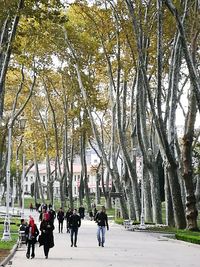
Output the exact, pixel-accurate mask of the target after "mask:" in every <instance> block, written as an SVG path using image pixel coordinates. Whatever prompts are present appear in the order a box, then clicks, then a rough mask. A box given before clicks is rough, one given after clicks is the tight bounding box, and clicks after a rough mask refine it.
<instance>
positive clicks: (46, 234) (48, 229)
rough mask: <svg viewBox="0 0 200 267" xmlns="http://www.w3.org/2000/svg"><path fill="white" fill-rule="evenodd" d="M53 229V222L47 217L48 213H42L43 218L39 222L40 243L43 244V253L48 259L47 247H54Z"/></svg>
mask: <svg viewBox="0 0 200 267" xmlns="http://www.w3.org/2000/svg"><path fill="white" fill-rule="evenodd" d="M53 230H54V225H53V222H52V221H51V220H50V219H49V213H47V212H46V213H44V214H43V220H42V222H41V224H40V231H41V238H40V245H43V246H44V255H45V258H46V259H48V255H49V249H50V248H52V247H54V237H53Z"/></svg>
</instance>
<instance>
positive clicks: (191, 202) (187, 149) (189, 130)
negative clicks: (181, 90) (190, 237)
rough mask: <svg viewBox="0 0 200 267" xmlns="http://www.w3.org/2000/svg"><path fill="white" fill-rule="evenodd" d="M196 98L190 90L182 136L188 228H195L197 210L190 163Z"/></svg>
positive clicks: (191, 164)
mask: <svg viewBox="0 0 200 267" xmlns="http://www.w3.org/2000/svg"><path fill="white" fill-rule="evenodd" d="M196 112H197V109H196V99H195V94H194V92H193V90H192V92H191V96H190V101H189V106H188V114H187V119H186V125H185V133H184V136H183V150H182V157H183V179H184V182H185V190H186V219H187V228H188V229H189V230H193V231H194V230H197V229H198V226H197V216H198V211H197V208H196V199H195V193H194V185H193V163H192V142H193V136H194V124H195V119H196Z"/></svg>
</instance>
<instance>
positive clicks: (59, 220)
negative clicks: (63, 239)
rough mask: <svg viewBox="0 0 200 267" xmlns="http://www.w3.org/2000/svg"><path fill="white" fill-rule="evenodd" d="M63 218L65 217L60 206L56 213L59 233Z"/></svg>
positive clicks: (61, 230)
mask: <svg viewBox="0 0 200 267" xmlns="http://www.w3.org/2000/svg"><path fill="white" fill-rule="evenodd" d="M64 218H65V214H64V211H63V209H62V207H61V208H60V210H59V211H58V213H57V219H58V231H59V233H60V232H61V233H62V232H63V221H64Z"/></svg>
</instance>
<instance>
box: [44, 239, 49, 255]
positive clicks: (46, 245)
mask: <svg viewBox="0 0 200 267" xmlns="http://www.w3.org/2000/svg"><path fill="white" fill-rule="evenodd" d="M48 254H49V244H48V243H47V242H45V243H44V255H45V256H47V257H48Z"/></svg>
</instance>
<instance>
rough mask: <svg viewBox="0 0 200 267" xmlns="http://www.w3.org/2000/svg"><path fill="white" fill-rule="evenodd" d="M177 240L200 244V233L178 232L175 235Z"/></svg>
mask: <svg viewBox="0 0 200 267" xmlns="http://www.w3.org/2000/svg"><path fill="white" fill-rule="evenodd" d="M175 237H176V239H178V240H182V241H186V242H190V243H194V244H200V232H191V231H188V230H185V231H181V230H179V231H177V233H176V234H175Z"/></svg>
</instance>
